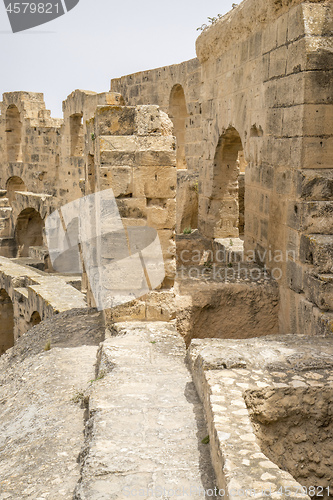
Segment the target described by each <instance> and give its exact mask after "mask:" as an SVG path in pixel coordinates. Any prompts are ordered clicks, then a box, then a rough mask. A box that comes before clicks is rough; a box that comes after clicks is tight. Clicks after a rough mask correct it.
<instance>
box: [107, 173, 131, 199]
mask: <svg viewBox="0 0 333 500" xmlns="http://www.w3.org/2000/svg"><path fill="white" fill-rule="evenodd" d="M100 187H101V189H102V190H103V189H109V188H111V189H113V193H114V195H115V197H116V198H118V197H119V196H128V195H131V194H132V193H133V168H132V167H125V166H124V167H114V166H110V167H106V166H105V167H100Z"/></svg>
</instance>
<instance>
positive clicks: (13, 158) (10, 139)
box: [6, 104, 22, 162]
mask: <svg viewBox="0 0 333 500" xmlns="http://www.w3.org/2000/svg"><path fill="white" fill-rule="evenodd" d="M6 146H7V161H8V162H21V161H22V122H21V116H20V112H19V110H18V108H17V106H15V105H14V104H11V105H10V106H9V107H8V108H7V112H6Z"/></svg>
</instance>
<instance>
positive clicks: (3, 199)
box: [0, 197, 10, 208]
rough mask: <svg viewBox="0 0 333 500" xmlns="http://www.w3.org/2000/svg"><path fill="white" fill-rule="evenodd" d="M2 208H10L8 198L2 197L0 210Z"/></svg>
mask: <svg viewBox="0 0 333 500" xmlns="http://www.w3.org/2000/svg"><path fill="white" fill-rule="evenodd" d="M2 207H7V208H10V205H9V200H8V198H5V197H3V198H2V197H0V208H2Z"/></svg>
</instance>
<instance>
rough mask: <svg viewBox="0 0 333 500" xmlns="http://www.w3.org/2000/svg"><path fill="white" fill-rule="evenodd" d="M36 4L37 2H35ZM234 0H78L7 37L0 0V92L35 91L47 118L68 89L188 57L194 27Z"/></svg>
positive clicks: (100, 87)
mask: <svg viewBox="0 0 333 500" xmlns="http://www.w3.org/2000/svg"><path fill="white" fill-rule="evenodd" d="M36 1H38V0H36ZM233 2H235V0H208V1H204V0H203V1H198V0H165V1H164V2H163V0H162V1H161V0H142V1H139V0H118V1H117V2H116V1H112V0H80V2H79V4H78V5H77V7H75V8H74V9H73V10H72V11H70V12H69V13H68V14H66V15H64V16H62V17H60V18H58V19H56V20H54V21H52V22H50V23H48V24H45V25H43V26H40V27H39V28H35V29H33V30H29V31H26V32H22V33H16V34H13V33H11V31H10V25H9V21H8V18H7V13H6V11H5V7H4V4H3V1H2V0H0V44H1V50H0V68H1V69H0V75H1V76H0V94H1V95H2V93H3V92H8V91H14V90H27V91H35V92H43V93H44V96H45V101H46V106H47V108H48V109H51V111H52V116H54V117H61V116H62V111H61V103H62V101H63V100H64V99H65V98H66V96H67V95H68V94H70V93H71V92H72V91H73V90H74V89H76V88H81V89H85V90H94V91H97V92H103V91H107V90H109V87H110V79H111V78H116V77H119V76H122V75H126V74H128V73H134V72H136V71H142V70H145V69H151V68H156V67H159V66H166V65H169V64H174V63H179V62H181V61H185V60H187V59H191V58H193V57H195V40H196V38H197V36H198V35H199V32H198V31H196V28H197V27H199V26H201V25H202V24H203V23H205V22H206V21H207V17H208V16H209V17H213V16H215V15H217V14H218V13H220V14H225V13H226V12H228V11H229V10H230V9H231V8H232V3H233Z"/></svg>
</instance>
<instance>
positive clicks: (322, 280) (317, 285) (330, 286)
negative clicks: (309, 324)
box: [304, 273, 333, 311]
mask: <svg viewBox="0 0 333 500" xmlns="http://www.w3.org/2000/svg"><path fill="white" fill-rule="evenodd" d="M305 280H306V284H305V287H304V288H305V296H306V298H307V300H309V301H310V302H313V303H314V304H316V306H317V307H319V309H320V310H321V311H333V274H314V273H309V274H307V275H306V277H305Z"/></svg>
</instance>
